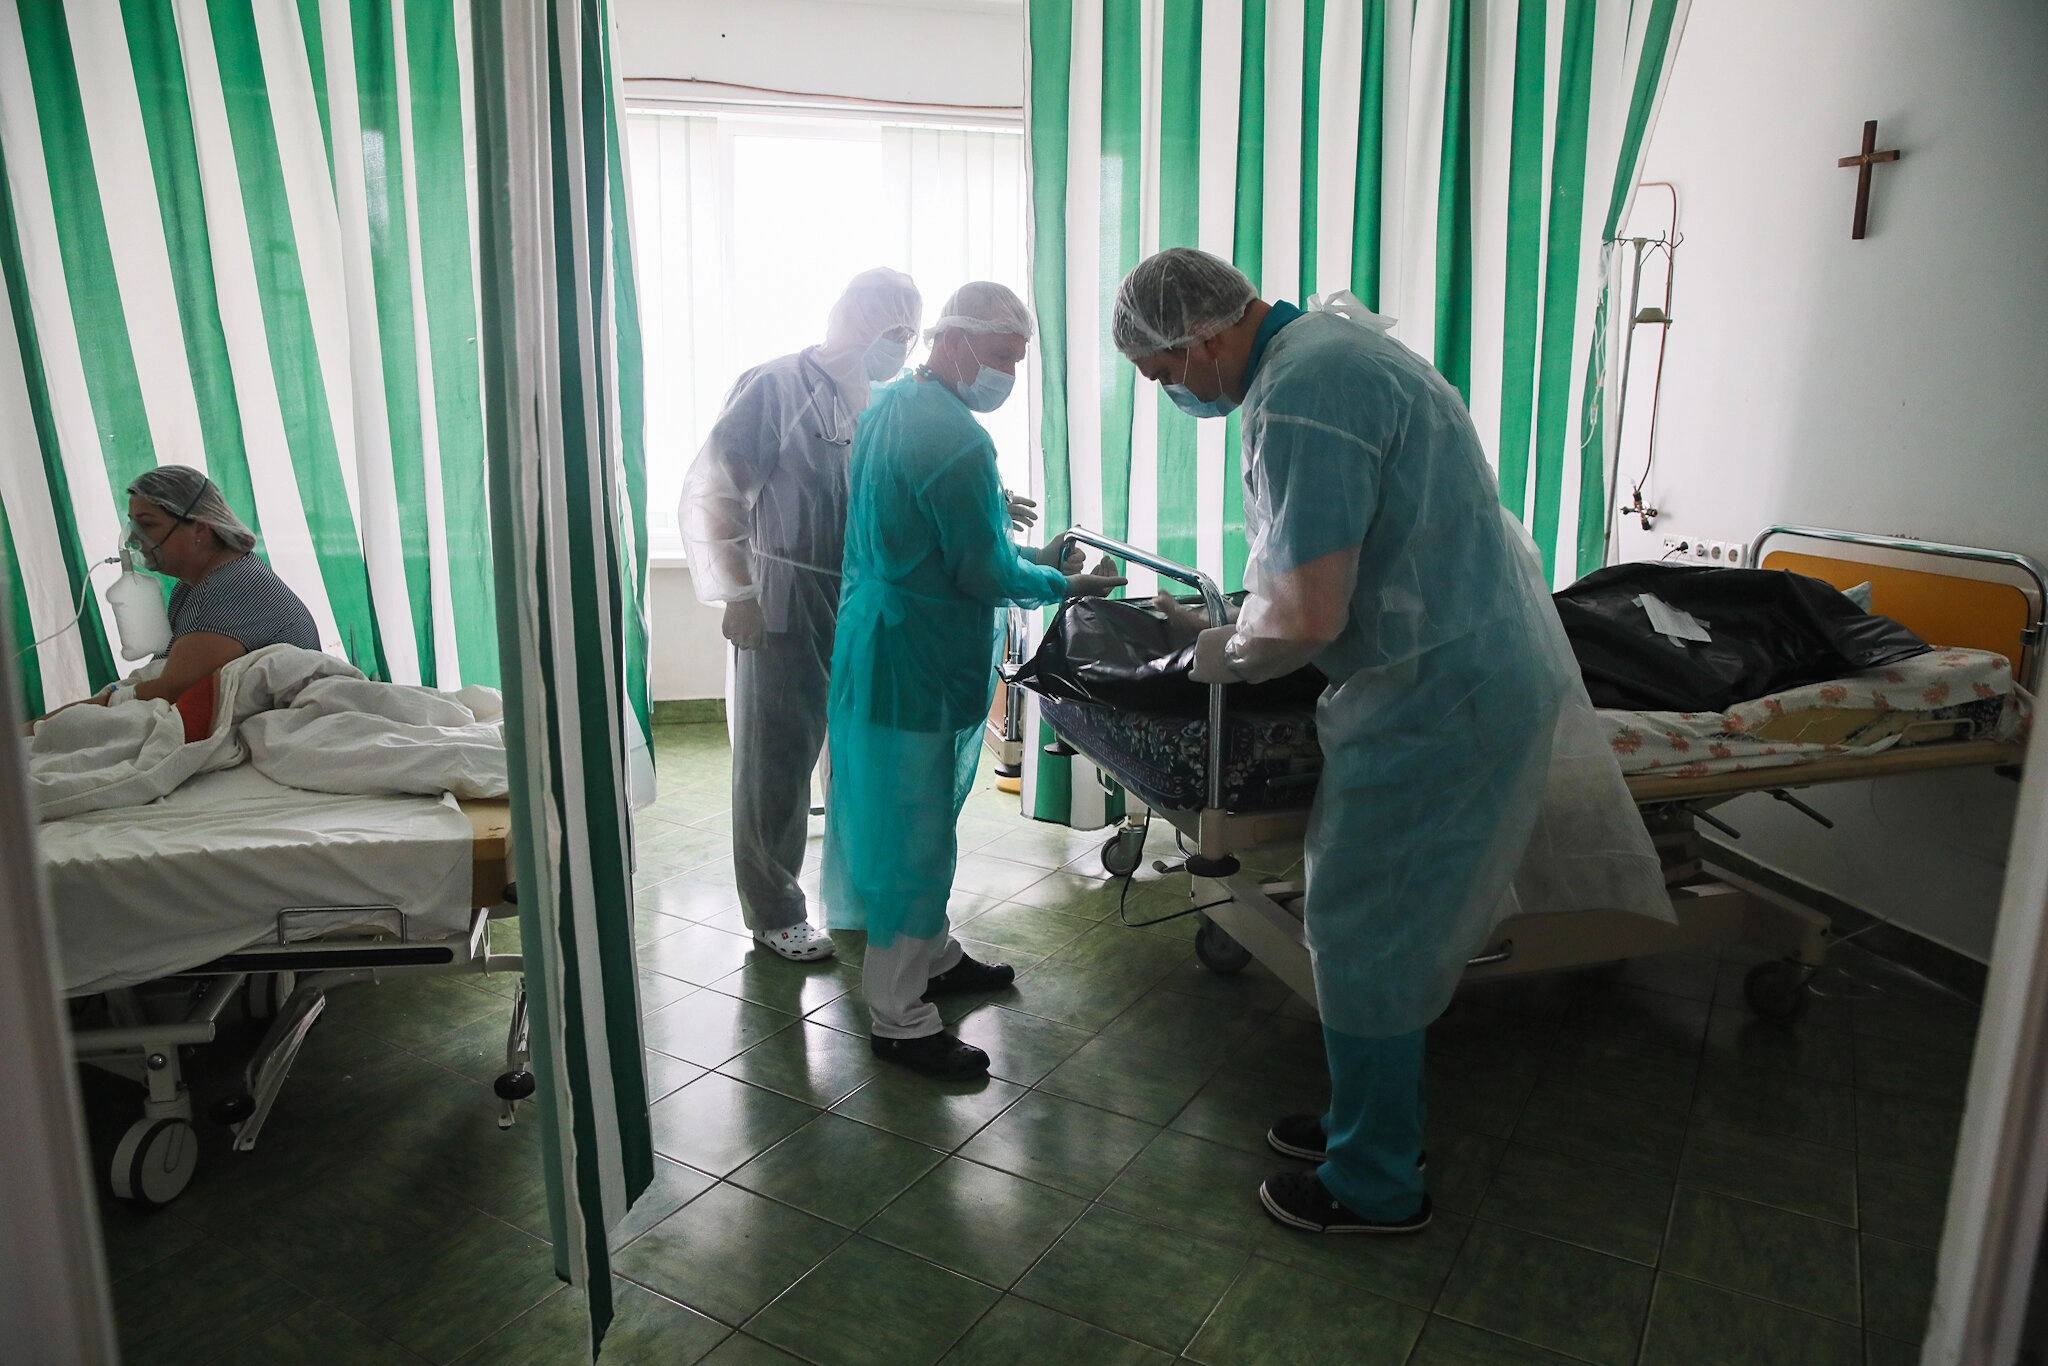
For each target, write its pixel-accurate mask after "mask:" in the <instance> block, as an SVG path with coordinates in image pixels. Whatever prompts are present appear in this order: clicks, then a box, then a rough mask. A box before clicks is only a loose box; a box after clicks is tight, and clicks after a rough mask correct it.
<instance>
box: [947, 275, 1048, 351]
mask: <svg viewBox="0 0 2048 1366" xmlns="http://www.w3.org/2000/svg"><path fill="white" fill-rule="evenodd" d="M1035 330H1036V329H1035V328H1034V327H1033V325H1032V322H1031V310H1030V309H1028V308H1026V307H1025V306H1024V301H1023V300H1022V299H1020V298H1018V297H1017V295H1016V292H1015V291H1014V290H1012V289H1010V288H1009V287H1007V286H1005V285H999V284H997V283H996V282H995V281H993V280H973V281H970V282H968V283H967V284H964V285H962V286H960V288H958V289H956V290H954V291H953V297H952V298H950V299H948V300H946V303H945V307H943V308H941V309H940V310H939V320H938V321H937V322H935V323H933V324H932V325H931V326H930V327H928V328H926V329H925V333H924V339H925V340H926V341H931V340H933V339H934V338H936V337H937V336H938V335H939V333H941V332H971V333H974V334H975V335H977V336H989V335H994V334H998V333H1000V334H1002V335H1005V336H1015V337H1023V338H1025V339H1027V340H1028V339H1029V338H1030V337H1031V336H1032V334H1033V333H1034V331H1035Z"/></svg>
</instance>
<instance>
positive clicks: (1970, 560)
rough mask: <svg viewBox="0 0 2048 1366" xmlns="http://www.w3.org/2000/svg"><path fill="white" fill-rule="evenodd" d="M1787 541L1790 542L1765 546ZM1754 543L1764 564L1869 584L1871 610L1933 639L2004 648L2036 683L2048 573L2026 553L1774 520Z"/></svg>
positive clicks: (2017, 670) (2023, 676)
mask: <svg viewBox="0 0 2048 1366" xmlns="http://www.w3.org/2000/svg"><path fill="white" fill-rule="evenodd" d="M1780 541H1782V542H1786V543H1787V544H1786V545H1785V547H1784V548H1781V549H1774V550H1766V549H1765V543H1766V542H1780ZM1821 543H1825V544H1821ZM1754 545H1755V548H1756V550H1758V551H1760V552H1762V557H1761V558H1760V559H1757V560H1755V561H1754V563H1756V564H1757V566H1758V567H1759V568H1762V569H1787V570H1790V571H1792V572H1793V573H1795V574H1805V575H1807V576H1809V577H1811V578H1816V579H1820V580H1822V581H1823V582H1826V583H1829V584H1832V585H1834V586H1835V587H1836V588H1839V589H1843V590H1845V591H1846V590H1848V589H1850V588H1854V587H1855V586H1856V585H1858V584H1861V583H1868V584H1869V585H1870V610H1871V611H1873V612H1876V613H1878V614H1879V615H1881V616H1887V617H1890V618H1891V619H1892V620H1894V621H1896V622H1898V623H1900V624H1901V625H1903V626H1904V627H1906V629H1908V630H1910V631H1912V632H1913V633H1914V634H1915V635H1917V636H1919V637H1920V638H1921V639H1922V640H1924V641H1926V642H1927V643H1928V644H1930V645H1938V646H1952V647H1957V648H1962V649H1970V650H1991V651H1994V652H1996V653H1998V654H2002V655H2004V656H2005V657H2006V658H2007V659H2009V660H2011V661H2012V665H2013V674H2014V677H2015V678H2017V679H2018V680H2019V681H2020V683H2021V685H2022V686H2024V687H2026V688H2028V689H2032V688H2033V687H2034V686H2035V683H2036V681H2037V673H2038V670H2039V667H2040V660H2039V655H2040V653H2041V620H2042V614H2043V607H2044V599H2048V580H2044V577H2043V576H2044V573H2048V571H2043V570H2042V568H2041V566H2039V565H2038V564H2036V563H2034V562H2033V561H2032V560H2030V559H2028V558H2027V557H2026V556H2024V555H2017V554H2011V553H2009V552H2005V551H1987V550H1979V549H1976V548H1974V547H1970V546H1951V545H1943V544H1940V543H1938V542H1929V541H1913V540H1908V539H1905V538H1903V537H1896V536H1875V535H1868V534H1865V533H1859V532H1842V531H1831V530H1827V529H1825V528H1820V527H1772V528H1771V529H1770V530H1769V531H1766V532H1765V533H1764V534H1763V535H1762V536H1759V537H1758V538H1757V539H1756V541H1755V543H1754ZM1794 545H1796V546H1797V548H1796V549H1794V548H1793V546H1794Z"/></svg>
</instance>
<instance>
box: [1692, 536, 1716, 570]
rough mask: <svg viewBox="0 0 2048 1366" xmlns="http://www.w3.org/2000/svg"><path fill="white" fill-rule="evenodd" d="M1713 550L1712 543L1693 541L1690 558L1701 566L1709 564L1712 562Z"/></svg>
mask: <svg viewBox="0 0 2048 1366" xmlns="http://www.w3.org/2000/svg"><path fill="white" fill-rule="evenodd" d="M1713 548H1714V543H1713V542H1712V541H1694V542H1693V543H1692V557H1693V558H1694V559H1695V560H1698V561H1699V562H1700V563H1701V564H1708V563H1711V562H1712V560H1713V553H1712V552H1713Z"/></svg>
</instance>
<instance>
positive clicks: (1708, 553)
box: [1664, 536, 1749, 569]
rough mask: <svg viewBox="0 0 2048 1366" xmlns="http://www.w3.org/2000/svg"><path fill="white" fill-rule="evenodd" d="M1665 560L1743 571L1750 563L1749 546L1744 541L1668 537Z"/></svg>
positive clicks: (1666, 538) (1666, 539)
mask: <svg viewBox="0 0 2048 1366" xmlns="http://www.w3.org/2000/svg"><path fill="white" fill-rule="evenodd" d="M1664 558H1665V559H1667V560H1686V561H1689V562H1691V563H1693V564H1702V565H1707V566H1709V567H1710V568H1716V569H1742V568H1744V567H1746V566H1747V565H1748V563H1749V546H1748V544H1747V543H1746V542H1743V541H1710V540H1706V539H1704V538H1701V537H1695V536H1666V537H1665V538H1664Z"/></svg>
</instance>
